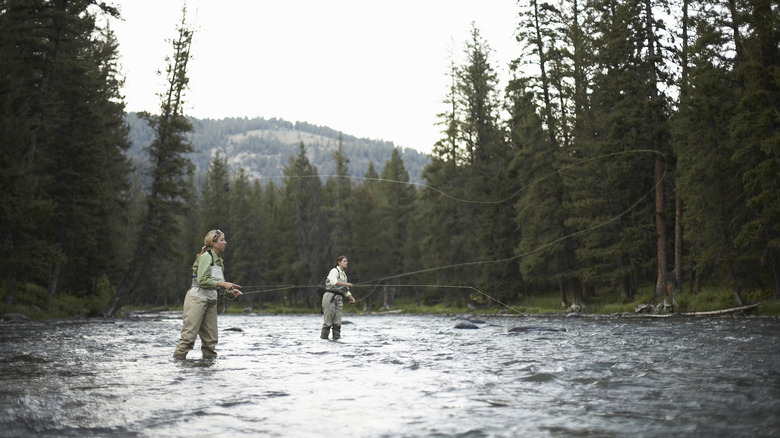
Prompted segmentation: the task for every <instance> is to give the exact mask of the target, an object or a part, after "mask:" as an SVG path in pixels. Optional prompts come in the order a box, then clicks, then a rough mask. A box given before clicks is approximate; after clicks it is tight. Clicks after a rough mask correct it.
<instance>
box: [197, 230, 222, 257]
mask: <svg viewBox="0 0 780 438" xmlns="http://www.w3.org/2000/svg"><path fill="white" fill-rule="evenodd" d="M224 235H225V233H223V232H222V231H221V230H211V231H209V232H208V233H206V237H205V238H204V239H203V248H201V249H200V253H199V254H198V255H197V257H200V256H201V255H203V253H204V252H206V251H207V250H209V249H211V248H212V247H213V246H214V244H215V243H217V240H219V236H224Z"/></svg>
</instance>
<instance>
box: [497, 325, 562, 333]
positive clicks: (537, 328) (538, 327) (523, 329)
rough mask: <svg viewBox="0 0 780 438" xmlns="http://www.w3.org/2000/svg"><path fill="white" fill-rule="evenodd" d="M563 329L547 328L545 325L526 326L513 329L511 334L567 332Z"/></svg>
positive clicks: (510, 331) (510, 330)
mask: <svg viewBox="0 0 780 438" xmlns="http://www.w3.org/2000/svg"><path fill="white" fill-rule="evenodd" d="M565 331H566V329H565V328H563V327H546V326H543V325H526V326H521V327H512V328H511V329H509V333H529V332H565Z"/></svg>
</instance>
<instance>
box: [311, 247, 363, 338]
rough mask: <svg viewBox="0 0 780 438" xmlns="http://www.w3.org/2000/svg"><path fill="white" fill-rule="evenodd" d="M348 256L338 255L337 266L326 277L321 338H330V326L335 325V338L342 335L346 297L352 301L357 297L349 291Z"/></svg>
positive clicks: (350, 285) (350, 284)
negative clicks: (342, 317)
mask: <svg viewBox="0 0 780 438" xmlns="http://www.w3.org/2000/svg"><path fill="white" fill-rule="evenodd" d="M347 263H348V262H347V257H346V256H343V255H342V256H338V258H337V259H336V267H335V268H333V269H331V270H330V273H329V274H328V277H327V278H326V279H325V293H324V294H323V295H322V333H321V334H320V338H322V339H328V335H330V328H331V327H333V340H334V341H335V340H336V339H339V338H340V337H341V314H342V313H343V311H344V298H345V297H346V298H347V299H348V300H349V302H350V303H354V302H355V298H354V297H353V296H352V294H351V293H350V292H349V288H350V287H352V283H347V274H346V273H345V272H344V270H345V269H347Z"/></svg>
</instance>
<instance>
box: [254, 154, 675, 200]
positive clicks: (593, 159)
mask: <svg viewBox="0 0 780 438" xmlns="http://www.w3.org/2000/svg"><path fill="white" fill-rule="evenodd" d="M634 153H651V154H659V155H661V156H663V154H662V153H660V152H658V151H654V150H652V149H637V150H631V151H619V152H611V153H609V154H604V155H599V156H597V157H591V158H585V159H582V160H579V161H577V162H575V163H572V164H569V165H566V166H563V167H561V168H559V169H556V170H554V171H552V172H550V173H549V174H547V175H544V176H542V177H540V178H537V179H535V180H534V181H531V183H530V184H528V186H526V187H524V188H521V189H519V190H517V191H516V192H514V193H512V194H511V195H509V196H507V197H505V198H503V199H498V200H492V201H491V200H472V199H464V198H458V197H455V196H453V195H450V194H448V193H446V192H444V191H442V190H440V189H438V188H436V187H433V186H431V185H429V184H426V183H418V182H411V181H397V180H394V179H385V178H369V177H365V176H350V175H289V176H284V178H342V179H344V178H346V179H349V180H352V179H356V180H363V181H377V182H388V183H393V184H404V185H406V184H409V185H413V186H418V187H423V188H426V189H428V190H432V191H434V192H436V193H438V194H440V195H442V196H444V197H445V198H448V199H452V200H453V201H457V202H463V203H466V204H485V205H494V204H503V203H505V202H508V201H511V200H512V199H514V198H515V196H517V195H519V194H520V193H522V192H523V191H524V190H527V189H528V188H530V187H533V186H534V185H536V184H538V183H540V182H542V181H544V180H546V179H547V178H550V177H552V176H554V175H556V174H558V173H560V172H562V171H564V170H566V169H569V168H572V167H575V166H579V165H581V164H585V163H588V162H590V161H595V160H600V159H602V158H609V157H615V156H618V155H625V154H634ZM664 175H666V171H664ZM273 178H278V176H277V177H273V176H267V177H260V178H258V179H273Z"/></svg>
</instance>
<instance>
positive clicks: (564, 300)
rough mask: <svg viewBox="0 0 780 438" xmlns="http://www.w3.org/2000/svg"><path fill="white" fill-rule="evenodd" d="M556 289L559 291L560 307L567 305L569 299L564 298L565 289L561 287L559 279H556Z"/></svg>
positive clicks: (561, 283)
mask: <svg viewBox="0 0 780 438" xmlns="http://www.w3.org/2000/svg"><path fill="white" fill-rule="evenodd" d="M558 289H560V291H561V307H563V308H566V307H569V300H567V299H566V289H565V288H564V287H563V282H562V281H561V280H558Z"/></svg>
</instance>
